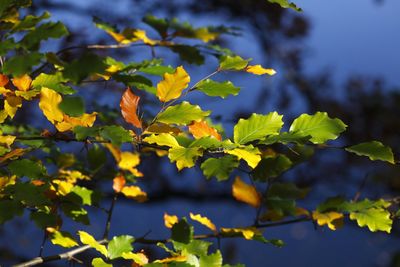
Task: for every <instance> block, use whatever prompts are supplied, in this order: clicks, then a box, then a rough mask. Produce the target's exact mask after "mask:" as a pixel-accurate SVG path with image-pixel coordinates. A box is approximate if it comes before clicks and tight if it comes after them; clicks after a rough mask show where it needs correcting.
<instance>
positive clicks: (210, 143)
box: [189, 136, 224, 149]
mask: <svg viewBox="0 0 400 267" xmlns="http://www.w3.org/2000/svg"><path fill="white" fill-rule="evenodd" d="M223 145H224V143H223V142H221V141H219V140H217V139H215V138H214V137H211V136H204V137H201V138H199V139H196V140H194V141H193V142H192V143H190V145H189V147H201V148H204V149H212V148H213V149H216V148H219V147H222V146H223Z"/></svg>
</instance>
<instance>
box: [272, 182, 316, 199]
mask: <svg viewBox="0 0 400 267" xmlns="http://www.w3.org/2000/svg"><path fill="white" fill-rule="evenodd" d="M309 191H310V190H309V189H308V188H299V187H297V185H295V184H294V183H276V182H275V183H272V184H271V186H270V188H269V190H268V197H280V198H286V199H302V198H305V197H306V196H307V194H308V192H309Z"/></svg>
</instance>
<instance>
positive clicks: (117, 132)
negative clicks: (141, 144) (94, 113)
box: [100, 125, 133, 146]
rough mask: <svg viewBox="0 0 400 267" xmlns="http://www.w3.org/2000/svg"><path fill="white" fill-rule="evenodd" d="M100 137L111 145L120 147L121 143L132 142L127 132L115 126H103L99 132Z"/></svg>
mask: <svg viewBox="0 0 400 267" xmlns="http://www.w3.org/2000/svg"><path fill="white" fill-rule="evenodd" d="M100 136H101V137H103V138H104V139H106V140H110V141H111V143H112V144H114V145H116V146H120V145H121V144H122V143H129V142H132V141H133V138H132V136H131V134H130V133H129V131H127V130H125V129H124V128H122V127H121V126H117V125H111V126H104V127H103V128H102V129H101V130H100Z"/></svg>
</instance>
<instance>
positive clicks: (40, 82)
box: [32, 72, 76, 95]
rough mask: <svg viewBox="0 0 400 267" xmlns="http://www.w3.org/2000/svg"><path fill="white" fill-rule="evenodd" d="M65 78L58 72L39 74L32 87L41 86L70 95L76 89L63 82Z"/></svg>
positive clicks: (38, 87)
mask: <svg viewBox="0 0 400 267" xmlns="http://www.w3.org/2000/svg"><path fill="white" fill-rule="evenodd" d="M65 81H66V80H65V79H64V78H63V76H62V74H61V73H60V72H56V73H54V74H46V73H41V74H39V75H38V76H37V77H36V78H35V79H34V80H33V81H32V87H33V88H34V89H41V88H42V87H46V88H50V89H52V90H54V91H56V92H58V93H60V94H64V95H70V94H74V93H75V92H76V91H75V90H74V89H72V88H71V87H69V86H66V85H64V84H63V82H65Z"/></svg>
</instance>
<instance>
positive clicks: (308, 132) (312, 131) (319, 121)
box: [289, 112, 347, 144]
mask: <svg viewBox="0 0 400 267" xmlns="http://www.w3.org/2000/svg"><path fill="white" fill-rule="evenodd" d="M346 127H347V125H346V124H344V123H343V122H342V121H341V120H339V119H331V118H329V116H328V114H327V113H326V112H317V113H315V114H314V115H308V114H302V115H301V116H300V117H298V118H297V119H295V120H294V121H293V123H292V125H291V126H290V129H289V131H290V132H297V133H298V134H300V135H303V136H311V139H310V141H311V142H313V143H314V144H322V143H325V142H326V141H328V140H335V139H336V138H338V136H339V134H340V133H342V132H343V131H345V130H346Z"/></svg>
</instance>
